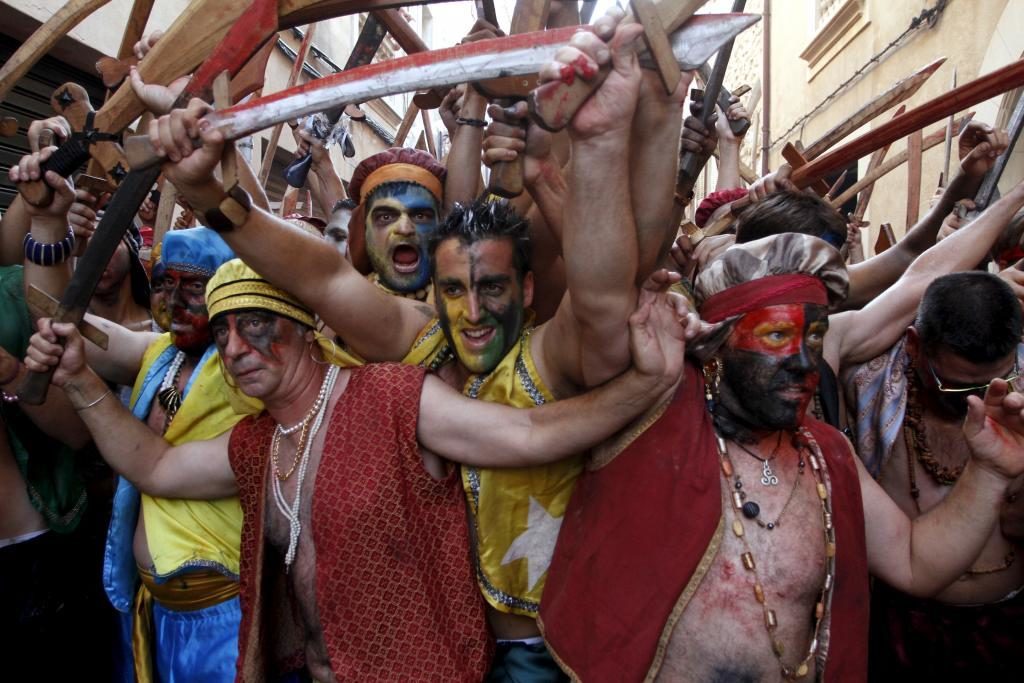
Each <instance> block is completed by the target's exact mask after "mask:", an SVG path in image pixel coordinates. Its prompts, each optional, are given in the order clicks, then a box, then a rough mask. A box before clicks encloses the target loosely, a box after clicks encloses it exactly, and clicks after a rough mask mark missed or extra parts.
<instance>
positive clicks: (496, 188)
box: [487, 100, 527, 199]
mask: <svg viewBox="0 0 1024 683" xmlns="http://www.w3.org/2000/svg"><path fill="white" fill-rule="evenodd" d="M498 104H499V105H500V106H502V107H506V108H509V107H514V106H515V100H500V101H498ZM509 124H510V125H518V126H519V127H520V128H521V129H522V130H523V139H524V140H525V139H526V127H527V121H526V119H523V120H521V121H519V122H518V123H515V124H512V123H511V122H509ZM525 154H526V152H525V151H523V152H519V153H518V154H516V158H515V159H513V160H512V161H496V162H495V163H493V164H491V175H490V176H489V177H488V179H487V191H488V192H490V193H491V194H495V195H498V196H499V197H505V198H506V199H511V198H513V197H518V196H519V195H521V194H522V193H523V157H524V155H525Z"/></svg>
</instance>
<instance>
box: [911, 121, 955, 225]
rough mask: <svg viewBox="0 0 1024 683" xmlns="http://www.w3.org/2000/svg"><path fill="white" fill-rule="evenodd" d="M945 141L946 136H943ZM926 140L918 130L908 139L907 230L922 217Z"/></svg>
mask: <svg viewBox="0 0 1024 683" xmlns="http://www.w3.org/2000/svg"><path fill="white" fill-rule="evenodd" d="M943 139H945V135H943ZM923 144H924V140H923V138H922V136H921V131H919V130H916V131H914V132H913V133H911V134H910V137H908V138H907V222H906V226H907V230H909V229H910V226H912V225H916V224H917V219H918V217H919V216H920V215H921V154H922V153H923V152H924V149H923Z"/></svg>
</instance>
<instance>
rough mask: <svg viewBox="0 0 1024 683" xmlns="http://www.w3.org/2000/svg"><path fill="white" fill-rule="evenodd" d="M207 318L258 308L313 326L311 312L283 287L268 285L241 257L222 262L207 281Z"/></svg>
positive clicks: (313, 321) (314, 322)
mask: <svg viewBox="0 0 1024 683" xmlns="http://www.w3.org/2000/svg"><path fill="white" fill-rule="evenodd" d="M206 308H207V310H208V311H209V312H210V320H213V319H214V318H215V317H217V316H218V315H220V314H221V313H229V312H231V311H240V310H246V309H254V308H255V309H260V310H264V311H270V312H271V313H276V314H277V315H283V316H285V317H286V318H291V319H292V320H295V321H297V322H300V323H302V324H303V325H305V326H307V327H315V325H316V321H315V320H314V318H313V312H312V311H310V310H309V309H308V308H306V307H305V306H303V305H302V304H301V303H300V302H299V300H298V299H296V298H295V297H293V296H292V295H291V294H289V293H288V292H286V291H284V290H283V289H278V288H277V287H275V286H274V285H272V284H270V283H269V282H267V281H266V280H264V279H263V278H262V277H260V276H259V274H257V273H256V271H255V270H253V269H252V268H250V267H249V266H247V265H245V263H243V262H242V260H241V259H232V260H231V261H228V262H227V263H225V264H223V265H222V266H221V267H220V268H218V269H217V272H216V273H214V274H213V277H211V278H210V281H209V282H208V283H207V284H206Z"/></svg>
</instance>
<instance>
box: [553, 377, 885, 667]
mask: <svg viewBox="0 0 1024 683" xmlns="http://www.w3.org/2000/svg"><path fill="white" fill-rule="evenodd" d="M703 394H704V382H703V379H702V377H701V374H700V371H699V369H698V368H696V367H695V366H694V365H692V364H691V365H687V368H686V374H685V376H684V381H683V383H682V384H681V386H680V388H679V390H678V391H677V392H676V395H675V397H674V398H673V399H672V401H671V402H670V403H669V404H668V406H667V407H666V408H665V409H664V412H663V413H662V414H661V415H660V416H659V417H657V419H656V421H654V422H653V423H652V424H651V425H650V426H649V427H648V428H647V429H646V430H644V431H643V432H642V433H641V434H639V435H638V436H637V437H636V438H635V439H634V440H633V441H632V442H630V443H629V444H628V445H627V446H626V447H625V448H624V450H622V451H621V452H620V453H619V454H618V455H617V456H616V457H615V458H614V459H613V460H611V462H608V463H607V464H605V465H604V466H602V467H600V468H599V469H589V470H587V471H585V472H584V474H583V476H581V477H580V479H579V480H578V481H577V483H576V490H575V491H574V492H573V497H572V500H571V501H570V503H569V509H568V510H567V511H566V514H565V520H564V521H563V522H562V528H561V531H560V533H559V536H558V545H557V546H556V547H555V556H554V559H553V561H552V563H551V568H550V569H549V570H548V579H547V585H546V587H545V589H544V597H543V599H542V600H541V606H540V623H541V626H542V628H543V632H544V637H545V638H546V640H547V644H548V647H549V649H550V650H551V651H552V653H553V654H554V655H555V657H556V658H557V659H558V660H559V662H560V663H561V664H562V666H563V668H565V669H566V670H567V671H568V672H570V673H571V674H573V675H574V676H575V677H576V678H578V679H579V680H583V681H641V680H644V679H645V678H646V677H647V676H648V675H650V676H651V677H653V676H654V675H656V674H657V671H658V669H659V668H660V667H661V662H662V658H663V657H664V648H665V646H666V645H667V642H668V639H669V637H670V636H671V627H672V625H671V624H670V623H669V621H670V617H671V615H672V611H673V609H674V608H676V606H677V603H680V604H681V605H682V606H683V608H685V603H686V602H687V601H688V600H689V597H690V595H691V592H692V591H693V590H695V588H696V585H697V584H699V582H700V579H701V578H702V577H703V574H704V572H706V571H707V569H708V567H709V566H710V563H711V561H712V560H713V559H714V556H713V553H711V552H709V545H710V544H711V542H712V540H713V538H714V536H715V531H716V529H717V528H718V524H719V520H720V519H721V517H722V509H721V507H722V505H721V474H720V472H719V456H718V448H717V446H716V443H715V432H714V427H713V425H712V423H711V417H710V416H709V415H708V412H707V410H706V409H705V406H704V395H703ZM805 426H806V427H808V428H809V429H810V431H811V433H812V434H813V435H814V438H815V439H816V440H817V442H818V445H819V446H820V447H821V451H822V453H823V454H824V456H825V459H826V461H827V462H828V468H829V473H830V475H831V479H832V503H833V510H834V519H833V523H834V524H835V526H836V547H837V555H836V587H835V591H834V594H833V599H832V618H831V637H830V639H829V642H830V646H829V656H828V661H827V664H826V669H825V676H826V680H828V681H842V682H845V681H863V680H865V679H866V676H867V627H868V570H867V551H866V541H865V536H864V514H863V508H862V504H861V497H860V484H859V480H858V476H857V468H856V465H855V463H854V461H853V455H852V453H851V452H850V449H849V445H848V444H847V443H846V441H845V439H844V438H843V436H842V435H841V434H840V433H839V432H837V431H836V430H835V429H833V428H831V427H829V426H828V425H825V424H824V423H822V422H818V421H817V420H808V421H807V422H805ZM727 523H728V522H727ZM691 581H692V583H691ZM672 624H674V620H673V621H672Z"/></svg>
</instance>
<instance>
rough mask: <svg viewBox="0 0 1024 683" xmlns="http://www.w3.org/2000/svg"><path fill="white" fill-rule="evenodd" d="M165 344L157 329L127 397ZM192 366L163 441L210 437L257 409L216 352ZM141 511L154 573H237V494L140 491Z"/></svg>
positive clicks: (166, 338)
mask: <svg viewBox="0 0 1024 683" xmlns="http://www.w3.org/2000/svg"><path fill="white" fill-rule="evenodd" d="M170 345H171V337H170V335H169V334H163V335H161V336H160V337H159V338H158V339H157V341H155V342H153V344H151V345H150V347H149V348H148V349H146V353H145V355H144V356H143V360H142V372H140V373H139V377H138V379H137V380H136V382H135V388H134V390H133V391H132V401H133V403H134V401H135V400H136V399H137V398H138V395H139V393H140V392H141V390H142V384H143V381H144V380H145V377H146V371H147V370H148V368H149V366H150V365H152V363H153V362H154V361H155V360H156V359H157V358H158V357H159V356H160V354H161V353H163V352H164V350H165V349H167V348H168V347H169V346H170ZM194 372H197V373H199V375H198V376H197V377H196V378H195V379H194V380H193V381H192V386H191V388H190V389H189V392H188V396H187V397H186V398H185V400H184V401H182V404H181V408H180V409H179V410H178V413H177V415H175V416H174V419H173V420H172V421H171V424H170V426H169V427H168V429H167V433H166V434H164V439H166V440H167V441H168V442H169V443H171V444H174V445H176V444H180V443H185V442H188V441H200V440H203V439H212V438H214V437H216V436H219V435H221V434H223V433H224V432H226V431H227V430H229V429H231V428H232V427H234V426H235V424H236V423H237V422H238V421H239V420H241V419H242V418H243V417H245V416H246V415H247V414H256V413H258V412H259V411H260V410H262V404H261V403H260V402H259V401H256V400H255V399H252V398H249V397H248V396H246V395H245V394H243V393H241V392H240V391H238V390H237V389H232V388H231V387H229V386H228V385H227V383H226V382H225V381H224V378H223V376H222V375H221V372H220V363H219V357H218V355H217V354H213V355H212V356H210V357H209V358H208V359H207V362H206V363H205V364H204V365H203V367H201V368H196V370H195V371H194ZM142 514H143V516H144V519H145V523H146V538H147V540H148V542H149V550H150V553H151V555H152V557H153V569H154V570H155V571H154V573H155V574H156V575H157V576H160V577H164V576H169V575H171V574H173V573H174V572H176V571H179V570H180V569H182V568H183V567H193V568H201V567H207V568H218V567H219V568H223V569H224V570H226V571H228V572H230V573H231V574H233V575H234V576H238V573H239V546H240V543H241V540H240V539H241V532H242V508H241V506H240V505H239V503H238V498H237V497H232V498H222V499H220V500H182V499H169V498H154V497H152V496H147V495H145V494H143V495H142Z"/></svg>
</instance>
